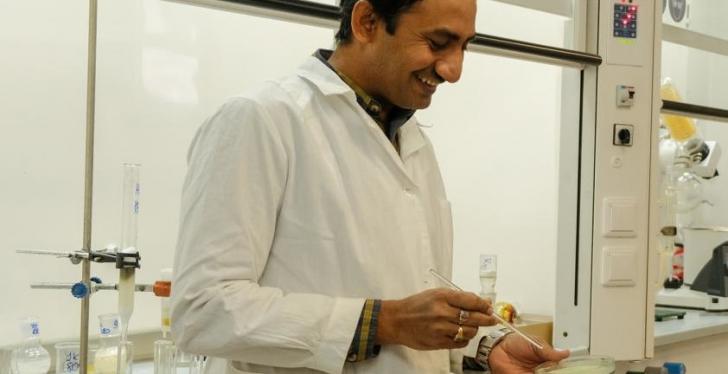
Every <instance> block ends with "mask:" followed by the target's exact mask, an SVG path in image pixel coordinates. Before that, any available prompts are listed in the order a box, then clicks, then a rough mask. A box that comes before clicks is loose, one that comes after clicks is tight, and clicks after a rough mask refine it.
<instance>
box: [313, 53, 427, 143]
mask: <svg viewBox="0 0 728 374" xmlns="http://www.w3.org/2000/svg"><path fill="white" fill-rule="evenodd" d="M332 53H333V52H332V51H330V50H326V49H319V50H318V51H316V53H314V56H315V57H316V58H318V59H319V60H321V62H323V63H324V64H325V65H326V66H328V67H329V68H330V69H331V70H333V71H334V72H335V73H336V74H337V75H338V76H339V78H341V80H342V81H344V83H346V84H347V85H348V86H349V87H351V89H352V90H353V91H354V93H355V94H356V101H357V102H358V103H359V105H360V106H361V107H362V108H363V109H364V111H366V112H367V113H368V114H369V115H370V116H371V117H372V119H373V120H374V121H375V122H376V123H377V125H379V128H381V129H382V131H384V135H385V136H386V137H387V139H389V141H390V142H392V145H393V146H394V148H395V149H396V150H397V152H399V136H398V130H399V128H400V127H402V125H404V124H405V122H407V120H409V119H410V117H412V115H413V114H414V113H415V111H414V110H410V109H404V108H400V107H397V106H395V107H393V108H392V110H391V111H390V113H389V120H388V121H385V119H384V117H383V114H382V104H381V102H380V101H379V100H377V99H375V98H374V97H372V96H371V95H369V94H368V93H366V92H365V91H364V90H363V89H362V88H361V87H360V86H359V85H358V84H356V83H355V82H354V81H353V80H351V78H349V77H347V76H346V75H345V74H344V73H342V72H340V71H338V70H336V68H335V67H333V66H331V64H329V58H331V54H332Z"/></svg>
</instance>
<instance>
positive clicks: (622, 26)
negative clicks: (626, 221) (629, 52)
mask: <svg viewBox="0 0 728 374" xmlns="http://www.w3.org/2000/svg"><path fill="white" fill-rule="evenodd" d="M638 10H639V7H638V6H637V5H636V4H632V2H631V1H630V2H629V3H626V2H622V3H618V4H614V33H613V35H614V37H616V38H628V39H636V38H637V11H638Z"/></svg>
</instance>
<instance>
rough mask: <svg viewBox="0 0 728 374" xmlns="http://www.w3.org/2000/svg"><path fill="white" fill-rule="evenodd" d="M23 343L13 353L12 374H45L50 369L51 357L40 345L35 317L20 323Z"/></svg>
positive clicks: (38, 329)
mask: <svg viewBox="0 0 728 374" xmlns="http://www.w3.org/2000/svg"><path fill="white" fill-rule="evenodd" d="M20 330H21V332H22V334H23V338H24V340H23V342H22V343H21V344H20V346H19V347H18V348H16V349H15V350H14V351H13V355H12V358H11V367H12V370H13V373H14V374H45V373H47V372H48V370H49V369H50V368H51V355H50V354H49V353H48V350H46V349H45V348H43V346H42V345H41V344H40V328H39V327H38V319H37V318H36V317H27V318H25V319H23V320H21V322H20Z"/></svg>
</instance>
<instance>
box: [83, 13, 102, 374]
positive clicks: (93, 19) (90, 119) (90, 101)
mask: <svg viewBox="0 0 728 374" xmlns="http://www.w3.org/2000/svg"><path fill="white" fill-rule="evenodd" d="M88 5H89V6H88V66H87V76H86V156H85V157H86V162H85V176H84V201H83V248H82V250H83V251H85V252H86V253H88V254H90V253H91V223H92V221H91V217H92V204H93V182H94V180H93V175H94V117H95V113H96V100H95V98H96V23H97V7H98V1H97V0H89V2H88ZM81 266H82V276H81V281H82V282H83V283H84V284H86V285H89V284H90V282H91V281H90V278H91V261H89V258H86V259H84V260H83V263H82V264H81ZM89 304H90V295H87V296H86V297H84V298H83V300H82V301H81V337H80V341H81V347H80V348H81V368H80V369H81V374H87V366H88V323H89V321H88V320H89Z"/></svg>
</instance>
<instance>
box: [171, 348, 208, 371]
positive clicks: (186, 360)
mask: <svg viewBox="0 0 728 374" xmlns="http://www.w3.org/2000/svg"><path fill="white" fill-rule="evenodd" d="M176 356H177V357H176V358H175V360H174V373H175V374H202V372H203V371H204V370H205V356H200V355H193V354H189V353H185V352H182V351H180V350H177V354H176Z"/></svg>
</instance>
